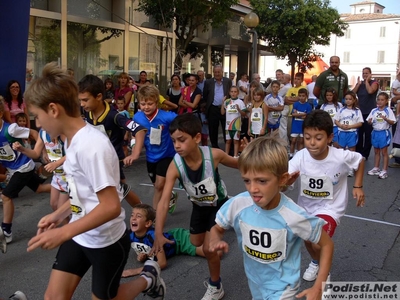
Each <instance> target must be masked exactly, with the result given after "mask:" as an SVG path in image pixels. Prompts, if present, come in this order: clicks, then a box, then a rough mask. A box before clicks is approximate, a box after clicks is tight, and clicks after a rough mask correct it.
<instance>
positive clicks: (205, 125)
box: [199, 102, 209, 146]
mask: <svg viewBox="0 0 400 300" xmlns="http://www.w3.org/2000/svg"><path fill="white" fill-rule="evenodd" d="M206 107H207V103H205V102H203V103H201V104H200V114H199V117H200V121H201V125H202V126H201V145H202V146H208V134H209V132H208V120H207V116H206Z"/></svg>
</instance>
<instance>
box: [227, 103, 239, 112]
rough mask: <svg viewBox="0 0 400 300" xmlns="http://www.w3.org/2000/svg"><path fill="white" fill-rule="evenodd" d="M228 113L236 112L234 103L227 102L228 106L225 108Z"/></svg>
mask: <svg viewBox="0 0 400 300" xmlns="http://www.w3.org/2000/svg"><path fill="white" fill-rule="evenodd" d="M226 110H227V111H228V113H230V114H236V113H237V112H238V110H237V107H236V104H228V107H227V109H226Z"/></svg>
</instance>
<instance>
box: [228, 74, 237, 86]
mask: <svg viewBox="0 0 400 300" xmlns="http://www.w3.org/2000/svg"><path fill="white" fill-rule="evenodd" d="M235 77H236V74H235V72H230V73H229V79H230V80H232V86H236V81H235Z"/></svg>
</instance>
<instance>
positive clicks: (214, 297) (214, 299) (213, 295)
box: [201, 281, 225, 300]
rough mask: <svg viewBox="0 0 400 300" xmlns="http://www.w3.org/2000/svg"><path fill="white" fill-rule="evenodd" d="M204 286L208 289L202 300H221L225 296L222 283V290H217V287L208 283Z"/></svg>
mask: <svg viewBox="0 0 400 300" xmlns="http://www.w3.org/2000/svg"><path fill="white" fill-rule="evenodd" d="M204 286H205V287H206V288H207V291H206V293H205V294H204V296H203V298H202V299H201V300H219V299H222V298H223V297H224V295H225V292H224V288H223V287H222V283H221V286H220V288H217V287H216V286H213V285H211V284H210V283H209V282H208V281H204Z"/></svg>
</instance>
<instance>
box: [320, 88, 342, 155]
mask: <svg viewBox="0 0 400 300" xmlns="http://www.w3.org/2000/svg"><path fill="white" fill-rule="evenodd" d="M324 96H325V97H324V98H325V102H324V103H323V104H322V105H321V107H320V109H322V110H324V111H326V112H327V113H328V114H329V115H330V116H331V118H332V122H333V140H332V143H333V146H334V147H336V148H339V144H338V140H339V134H338V127H337V125H336V123H335V121H334V117H335V115H336V113H337V112H338V111H339V110H340V109H341V108H342V107H343V105H342V103H341V102H338V93H337V91H336V90H335V89H334V88H331V87H330V88H327V89H326V91H325V95H324Z"/></svg>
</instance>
